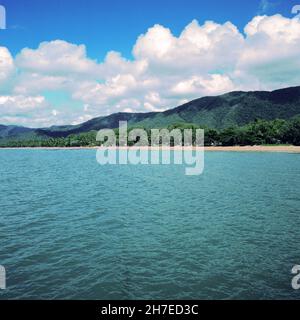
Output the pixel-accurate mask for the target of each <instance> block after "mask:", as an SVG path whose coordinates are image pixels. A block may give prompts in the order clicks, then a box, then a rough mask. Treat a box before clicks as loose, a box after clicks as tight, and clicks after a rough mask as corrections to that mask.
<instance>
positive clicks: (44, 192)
mask: <svg viewBox="0 0 300 320" xmlns="http://www.w3.org/2000/svg"><path fill="white" fill-rule="evenodd" d="M95 157H96V151H95V150H0V195H1V198H0V264H1V265H3V266H4V267H5V268H6V273H7V289H6V290H0V299H299V298H300V290H299V291H297V290H294V289H292V287H291V280H292V277H293V275H292V274H291V269H292V267H293V266H294V265H296V264H300V228H299V225H300V188H299V186H300V155H298V154H288V153H234V152H206V154H205V169H204V172H203V174H202V175H200V176H186V175H184V168H183V166H178V165H169V166H166V165H152V166H150V165H148V166H145V165H137V166H134V165H127V166H124V165H123V166H117V165H106V166H100V165H99V164H98V163H97V162H96V159H95Z"/></svg>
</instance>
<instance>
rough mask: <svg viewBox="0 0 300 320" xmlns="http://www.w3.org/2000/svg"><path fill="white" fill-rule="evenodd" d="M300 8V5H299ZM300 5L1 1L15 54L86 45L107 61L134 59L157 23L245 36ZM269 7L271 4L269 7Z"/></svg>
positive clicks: (224, 0)
mask: <svg viewBox="0 0 300 320" xmlns="http://www.w3.org/2000/svg"><path fill="white" fill-rule="evenodd" d="M298 2H299V3H300V1H299V0H298ZM298 2H297V0H268V1H261V0H251V1H245V0H127V1H126V0H75V1H74V0H51V1H47V0H26V1H25V0H0V4H3V5H4V6H5V7H6V10H7V16H8V17H7V24H8V30H7V31H6V32H5V33H4V32H2V34H1V44H2V45H5V46H7V47H8V48H9V49H10V51H11V52H12V53H13V54H14V55H15V54H16V53H18V52H19V51H20V50H21V49H22V48H24V47H30V48H35V47H37V46H38V45H39V43H40V42H42V41H51V40H55V39H64V40H66V41H68V42H71V43H76V44H81V43H84V44H85V45H86V46H87V48H88V55H89V56H90V57H91V58H93V59H100V60H101V59H103V58H104V56H105V54H106V53H107V52H108V51H110V50H116V51H120V52H122V53H123V55H124V56H125V57H128V58H130V57H131V50H132V46H133V45H134V43H135V41H136V38H137V37H138V36H139V35H140V34H141V33H144V32H145V30H147V29H148V28H149V27H150V26H153V25H154V24H156V23H159V24H161V25H164V26H167V27H168V28H170V29H171V30H172V32H173V33H174V34H175V35H178V34H179V33H180V32H181V31H182V29H183V28H184V27H185V26H186V25H187V24H188V23H189V22H190V21H191V20H193V19H197V20H198V21H199V23H202V22H204V21H206V20H213V21H215V22H218V23H224V22H226V21H231V22H232V23H234V24H235V25H236V26H237V27H238V28H239V29H240V30H241V31H242V30H243V28H244V26H245V25H246V23H247V22H248V21H249V20H250V19H251V18H252V17H253V16H255V15H257V14H258V13H264V14H268V15H272V14H274V13H282V14H283V15H285V16H292V15H291V7H292V6H293V5H294V4H297V3H298ZM264 4H265V5H264Z"/></svg>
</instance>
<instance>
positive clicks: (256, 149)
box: [0, 145, 300, 153]
mask: <svg viewBox="0 0 300 320" xmlns="http://www.w3.org/2000/svg"><path fill="white" fill-rule="evenodd" d="M98 148H100V149H101V148H103V147H1V148H0V150H94V149H95V150H96V149H98ZM109 148H110V149H119V150H126V149H132V150H137V149H141V150H181V149H182V150H189V151H190V150H194V151H197V150H199V151H201V150H203V147H195V146H187V147H182V148H181V147H135V146H132V147H109ZM204 151H208V152H216V151H217V152H286V153H300V146H292V145H287V146H282V145H280V146H276V145H273V146H272V145H270V146H259V145H257V146H228V147H225V146H214V147H204Z"/></svg>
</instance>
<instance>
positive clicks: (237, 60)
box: [0, 3, 300, 126]
mask: <svg viewBox="0 0 300 320" xmlns="http://www.w3.org/2000/svg"><path fill="white" fill-rule="evenodd" d="M265 4H266V3H265ZM132 52H133V59H132V60H128V59H125V58H124V57H123V56H122V55H121V53H119V52H115V51H110V52H108V53H107V55H106V57H105V59H104V60H103V61H101V62H99V61H96V60H92V59H90V58H89V57H88V56H87V52H86V47H85V46H84V45H76V44H71V43H68V42H66V41H63V40H55V41H50V42H43V43H41V44H40V45H39V46H38V48H36V49H30V48H24V49H23V50H21V52H20V53H19V54H18V55H17V56H16V57H15V59H13V57H12V56H11V54H10V53H9V50H8V49H7V48H4V47H0V122H5V123H20V124H24V125H30V126H46V125H49V124H66V123H79V122H82V121H85V120H88V119H90V118H92V117H95V116H100V115H107V114H110V113H113V112H146V111H162V110H165V109H167V108H170V107H175V106H177V105H179V104H181V103H183V102H186V101H188V100H191V99H194V98H197V97H201V96H205V95H216V94H222V93H225V92H228V91H232V90H258V89H275V88H278V87H284V86H290V85H299V84H300V61H299V56H300V20H299V19H298V18H293V19H289V18H286V17H283V16H281V15H274V16H266V15H260V16H256V17H254V18H253V19H252V20H251V21H249V23H248V24H247V25H246V26H245V29H244V33H242V32H240V31H239V30H238V29H237V28H236V26H234V25H233V24H232V23H231V22H226V23H224V24H218V23H215V22H213V21H207V22H205V23H204V24H202V25H200V24H199V23H198V22H197V21H196V20H193V21H192V22H191V23H189V24H188V25H187V26H186V27H185V28H184V29H183V30H182V32H181V34H180V35H179V36H175V35H174V34H173V33H172V31H171V30H170V29H168V28H166V27H164V26H162V25H159V24H157V25H154V26H153V27H151V28H149V29H148V30H146V32H145V33H144V34H141V35H140V36H139V37H138V39H137V41H136V43H135V45H134V46H133V49H132ZM59 92H64V93H65V95H66V97H68V99H67V100H66V99H64V101H63V102H60V103H59V98H58V97H59ZM49 93H51V97H52V99H51V100H49ZM56 95H57V103H55V105H53V97H54V100H55V96H56ZM1 103H2V104H1Z"/></svg>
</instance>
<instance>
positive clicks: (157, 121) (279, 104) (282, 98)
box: [0, 86, 300, 139]
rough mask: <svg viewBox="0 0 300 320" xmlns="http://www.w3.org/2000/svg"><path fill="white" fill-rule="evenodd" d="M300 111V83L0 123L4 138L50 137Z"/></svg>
mask: <svg viewBox="0 0 300 320" xmlns="http://www.w3.org/2000/svg"><path fill="white" fill-rule="evenodd" d="M297 115H300V86H296V87H289V88H283V89H277V90H274V91H232V92H228V93H225V94H222V95H218V96H205V97H201V98H197V99H194V100H191V101H189V102H187V103H185V104H183V105H180V106H177V107H175V108H171V109H168V110H166V111H163V112H146V113H142V112H138V113H126V112H118V113H113V114H111V115H108V116H100V117H96V118H93V119H90V120H88V121H85V122H83V123H80V124H77V125H63V126H51V127H48V128H27V127H22V126H14V125H8V126H6V125H0V139H33V138H40V139H47V138H51V137H66V136H68V135H70V134H79V133H83V132H89V131H92V130H100V129H104V128H109V129H114V128H117V127H118V126H119V121H128V126H129V127H133V126H137V127H145V128H147V129H151V128H163V127H167V126H169V125H173V124H175V123H193V124H196V125H199V126H203V127H209V128H213V129H224V128H227V127H231V126H242V125H245V124H247V123H250V122H251V121H254V120H255V119H264V120H274V119H285V120H287V119H290V118H292V117H295V116H297Z"/></svg>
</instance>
